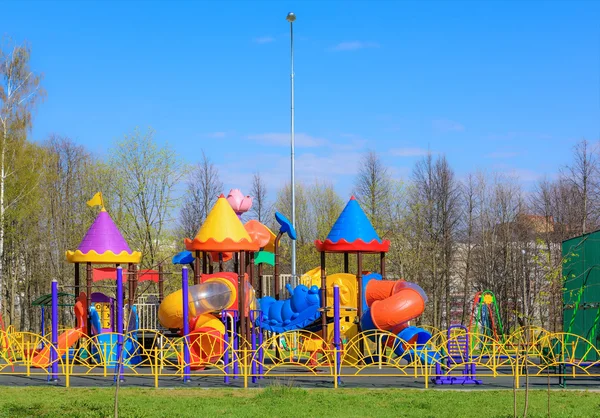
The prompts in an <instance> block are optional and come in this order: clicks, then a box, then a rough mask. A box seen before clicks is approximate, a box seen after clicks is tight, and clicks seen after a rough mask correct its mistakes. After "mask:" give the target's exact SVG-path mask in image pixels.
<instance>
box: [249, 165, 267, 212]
mask: <svg viewBox="0 0 600 418" xmlns="http://www.w3.org/2000/svg"><path fill="white" fill-rule="evenodd" d="M250 195H251V196H252V208H251V209H250V211H251V213H252V214H253V215H254V217H255V218H256V220H257V221H258V222H262V223H264V222H265V221H266V220H267V219H268V216H269V212H270V211H271V204H270V203H269V201H268V197H267V186H266V184H265V181H264V179H263V178H262V177H261V175H260V172H259V171H257V172H256V173H254V175H253V176H252V187H251V188H250Z"/></svg>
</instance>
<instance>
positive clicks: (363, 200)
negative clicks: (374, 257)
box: [354, 151, 391, 231]
mask: <svg viewBox="0 0 600 418" xmlns="http://www.w3.org/2000/svg"><path fill="white" fill-rule="evenodd" d="M390 189H391V186H390V176H389V173H388V169H387V167H386V166H385V165H384V164H383V161H381V158H380V157H379V156H378V155H377V154H376V153H375V152H373V151H369V152H368V153H366V154H365V155H364V156H363V158H362V161H361V164H360V169H359V171H358V175H357V176H356V180H355V183H354V194H355V195H356V198H357V199H358V201H359V203H360V204H361V206H362V208H363V210H364V211H365V213H366V214H367V216H368V217H369V220H370V221H371V223H372V224H373V226H374V227H375V229H377V230H378V231H380V230H381V229H382V228H383V227H384V220H383V218H384V214H385V208H386V207H389V204H388V199H389V197H390Z"/></svg>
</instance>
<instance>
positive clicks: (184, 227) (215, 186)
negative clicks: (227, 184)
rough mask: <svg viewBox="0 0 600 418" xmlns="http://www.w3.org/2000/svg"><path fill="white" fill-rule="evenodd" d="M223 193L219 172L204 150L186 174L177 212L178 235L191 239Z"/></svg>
mask: <svg viewBox="0 0 600 418" xmlns="http://www.w3.org/2000/svg"><path fill="white" fill-rule="evenodd" d="M222 192H223V183H222V182H221V180H220V179H219V170H218V169H217V167H216V166H215V165H214V163H213V162H212V161H211V160H210V158H208V156H207V155H206V154H205V152H204V150H203V151H202V158H201V160H200V162H199V163H198V164H196V165H194V166H193V167H192V168H191V169H190V170H189V172H188V178H187V187H186V191H185V195H184V197H183V204H182V207H181V210H180V212H179V228H180V235H182V236H184V237H191V238H193V237H194V236H195V235H196V233H197V232H198V230H199V229H200V226H201V225H202V222H204V219H206V216H207V215H208V212H210V210H211V208H212V207H213V205H214V204H215V202H216V201H217V198H218V197H219V194H221V193H222Z"/></svg>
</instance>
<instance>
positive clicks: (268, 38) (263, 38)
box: [253, 36, 275, 44]
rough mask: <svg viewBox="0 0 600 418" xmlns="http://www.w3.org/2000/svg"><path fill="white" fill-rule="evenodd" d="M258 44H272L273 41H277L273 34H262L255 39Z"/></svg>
mask: <svg viewBox="0 0 600 418" xmlns="http://www.w3.org/2000/svg"><path fill="white" fill-rule="evenodd" d="M253 41H254V43H256V44H270V43H271V42H275V38H273V37H272V36H261V37H258V38H254V39H253Z"/></svg>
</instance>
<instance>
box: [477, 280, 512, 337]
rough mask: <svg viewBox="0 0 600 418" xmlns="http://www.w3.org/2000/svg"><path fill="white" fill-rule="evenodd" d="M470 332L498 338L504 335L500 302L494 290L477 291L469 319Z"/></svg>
mask: <svg viewBox="0 0 600 418" xmlns="http://www.w3.org/2000/svg"><path fill="white" fill-rule="evenodd" d="M469 332H473V333H476V334H483V335H487V336H489V337H492V338H494V339H496V340H499V339H502V338H503V337H504V330H503V329H502V319H501V318H500V311H499V309H498V302H497V301H496V296H495V295H494V293H493V292H491V291H489V290H485V291H483V292H477V293H476V294H475V298H474V299H473V308H472V309H471V317H470V319H469Z"/></svg>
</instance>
